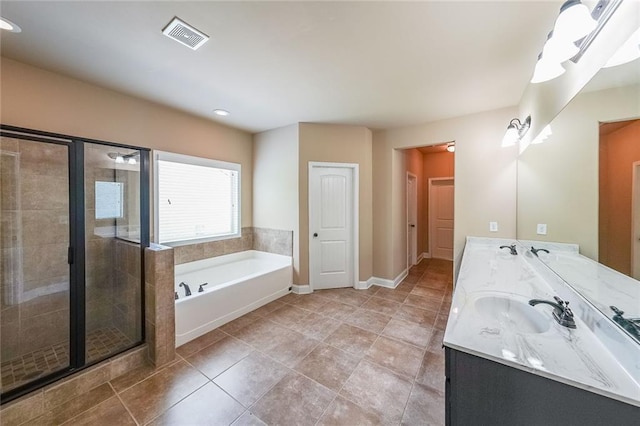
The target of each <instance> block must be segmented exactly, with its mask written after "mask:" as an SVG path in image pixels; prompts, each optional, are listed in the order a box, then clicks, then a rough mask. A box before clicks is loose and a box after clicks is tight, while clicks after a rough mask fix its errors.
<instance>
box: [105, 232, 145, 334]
mask: <svg viewBox="0 0 640 426" xmlns="http://www.w3.org/2000/svg"><path fill="white" fill-rule="evenodd" d="M115 256H116V265H115V268H116V276H115V280H114V293H115V294H116V295H117V297H116V298H115V299H114V301H113V305H112V314H113V323H114V325H115V327H116V328H117V329H118V330H120V331H121V332H122V333H123V334H124V335H125V336H126V337H127V339H128V340H129V341H130V342H134V341H136V340H139V338H140V337H139V336H140V334H141V333H142V317H141V312H140V298H141V293H140V291H141V284H140V272H141V271H140V256H141V250H140V246H139V245H138V244H135V243H130V242H128V241H124V240H116V241H115Z"/></svg>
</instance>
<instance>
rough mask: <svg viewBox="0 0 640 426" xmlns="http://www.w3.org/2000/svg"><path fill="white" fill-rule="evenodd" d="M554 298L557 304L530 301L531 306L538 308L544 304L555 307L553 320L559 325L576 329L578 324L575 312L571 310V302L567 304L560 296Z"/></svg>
mask: <svg viewBox="0 0 640 426" xmlns="http://www.w3.org/2000/svg"><path fill="white" fill-rule="evenodd" d="M553 298H554V299H555V300H556V302H557V303H555V302H551V301H549V300H542V299H531V300H529V304H530V305H531V306H536V305H537V304H540V303H544V304H546V305H551V306H553V319H555V320H556V322H557V323H558V324H560V325H561V326H563V327H567V328H576V322H575V321H574V319H573V312H571V309H569V302H565V301H564V300H562V299H560V298H559V297H558V296H553Z"/></svg>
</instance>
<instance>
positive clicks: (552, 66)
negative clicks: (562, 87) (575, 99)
mask: <svg viewBox="0 0 640 426" xmlns="http://www.w3.org/2000/svg"><path fill="white" fill-rule="evenodd" d="M564 71H565V70H564V68H562V65H560V63H558V62H556V61H553V60H550V59H547V58H545V57H544V56H541V57H539V59H538V62H537V63H536V68H535V70H534V71H533V77H531V83H542V82H545V81H549V80H553V79H554V78H556V77H559V76H561V75H562V74H564Z"/></svg>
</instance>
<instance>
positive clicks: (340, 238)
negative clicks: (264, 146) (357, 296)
mask: <svg viewBox="0 0 640 426" xmlns="http://www.w3.org/2000/svg"><path fill="white" fill-rule="evenodd" d="M316 164H317V163H316ZM353 217H354V169H353V168H349V167H322V166H317V165H311V166H310V170H309V233H310V235H309V281H310V284H311V288H312V289H313V290H318V289H325V288H338V287H354V284H355V276H354V250H353V244H354V223H353V222H354V219H353Z"/></svg>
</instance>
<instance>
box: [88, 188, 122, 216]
mask: <svg viewBox="0 0 640 426" xmlns="http://www.w3.org/2000/svg"><path fill="white" fill-rule="evenodd" d="M95 198H96V219H119V218H121V217H123V216H124V211H123V207H122V206H123V204H124V203H123V199H124V191H123V185H122V183H121V182H101V181H96V192H95Z"/></svg>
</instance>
